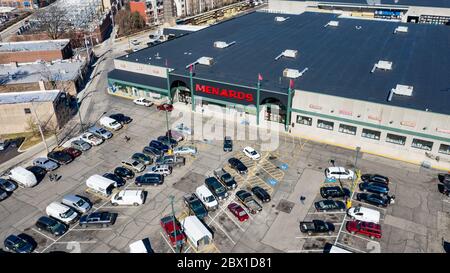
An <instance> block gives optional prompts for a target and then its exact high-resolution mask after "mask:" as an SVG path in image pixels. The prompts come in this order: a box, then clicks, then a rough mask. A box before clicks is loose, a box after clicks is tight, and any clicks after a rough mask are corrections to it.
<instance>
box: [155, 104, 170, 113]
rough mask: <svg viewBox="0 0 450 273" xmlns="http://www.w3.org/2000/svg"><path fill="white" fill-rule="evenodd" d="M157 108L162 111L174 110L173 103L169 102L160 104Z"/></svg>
mask: <svg viewBox="0 0 450 273" xmlns="http://www.w3.org/2000/svg"><path fill="white" fill-rule="evenodd" d="M156 108H157V109H158V110H160V111H167V112H172V111H173V105H172V104H167V103H164V104H161V105H158V107H156Z"/></svg>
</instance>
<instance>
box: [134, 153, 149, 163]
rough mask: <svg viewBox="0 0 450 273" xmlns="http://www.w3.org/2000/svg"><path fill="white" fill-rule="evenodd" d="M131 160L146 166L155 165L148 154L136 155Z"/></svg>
mask: <svg viewBox="0 0 450 273" xmlns="http://www.w3.org/2000/svg"><path fill="white" fill-rule="evenodd" d="M131 159H133V160H137V161H139V162H140V163H142V164H144V165H150V164H152V163H153V159H152V158H151V157H149V156H148V155H146V154H143V153H135V154H134V155H133V156H132V157H131Z"/></svg>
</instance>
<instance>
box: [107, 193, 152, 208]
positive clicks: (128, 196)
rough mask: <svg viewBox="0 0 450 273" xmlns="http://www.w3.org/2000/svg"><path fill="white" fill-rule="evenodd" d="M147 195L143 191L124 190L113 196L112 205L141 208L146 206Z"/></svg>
mask: <svg viewBox="0 0 450 273" xmlns="http://www.w3.org/2000/svg"><path fill="white" fill-rule="evenodd" d="M144 199H145V194H144V192H143V191H141V190H122V191H120V192H118V193H116V194H114V195H113V196H111V204H112V205H113V206H117V205H133V206H139V205H142V204H144Z"/></svg>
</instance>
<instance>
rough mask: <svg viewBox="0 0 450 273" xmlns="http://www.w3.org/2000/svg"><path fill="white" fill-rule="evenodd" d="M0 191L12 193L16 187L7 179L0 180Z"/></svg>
mask: <svg viewBox="0 0 450 273" xmlns="http://www.w3.org/2000/svg"><path fill="white" fill-rule="evenodd" d="M0 189H2V190H4V191H6V192H13V191H15V190H16V189H17V185H16V184H14V183H13V182H11V181H9V180H7V179H3V178H0Z"/></svg>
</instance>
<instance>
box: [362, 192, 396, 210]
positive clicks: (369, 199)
mask: <svg viewBox="0 0 450 273" xmlns="http://www.w3.org/2000/svg"><path fill="white" fill-rule="evenodd" d="M356 199H357V200H358V201H363V202H365V203H368V204H371V205H374V206H377V207H387V206H388V205H389V198H388V197H386V196H381V195H379V194H376V193H358V194H357V195H356Z"/></svg>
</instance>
